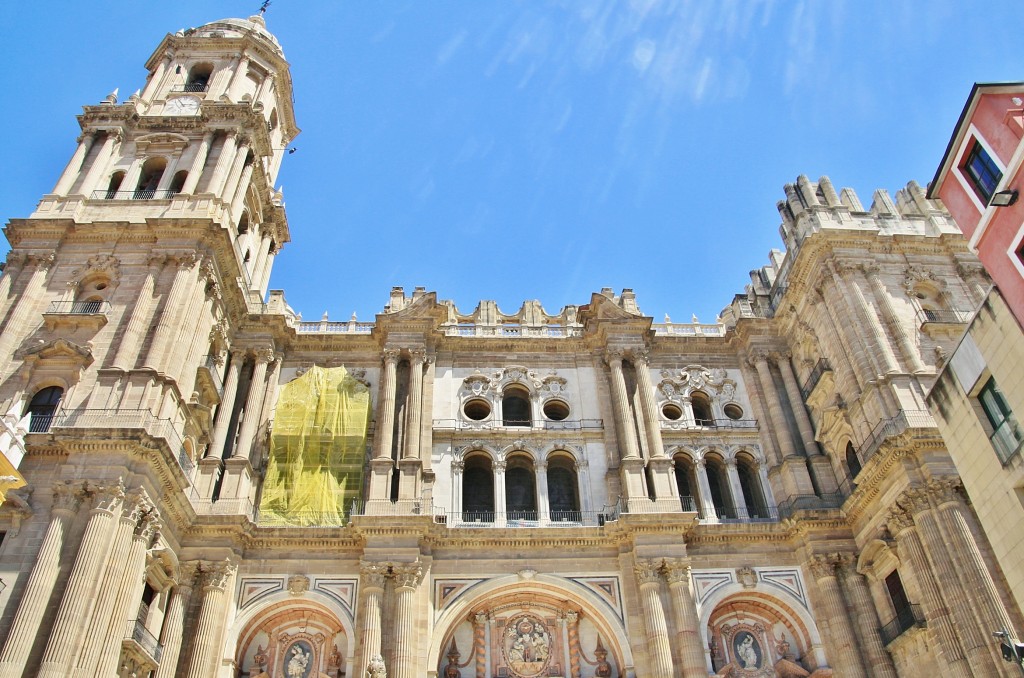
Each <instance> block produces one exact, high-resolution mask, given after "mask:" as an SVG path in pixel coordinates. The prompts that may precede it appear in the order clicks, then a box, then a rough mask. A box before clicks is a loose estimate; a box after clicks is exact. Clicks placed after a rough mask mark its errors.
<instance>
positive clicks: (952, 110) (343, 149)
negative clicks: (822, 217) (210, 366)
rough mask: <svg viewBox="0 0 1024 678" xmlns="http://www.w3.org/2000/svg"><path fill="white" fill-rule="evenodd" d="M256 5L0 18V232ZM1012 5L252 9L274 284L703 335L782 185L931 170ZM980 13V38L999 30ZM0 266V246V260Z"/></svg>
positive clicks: (72, 7) (1017, 74)
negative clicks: (268, 147)
mask: <svg viewBox="0 0 1024 678" xmlns="http://www.w3.org/2000/svg"><path fill="white" fill-rule="evenodd" d="M258 7H259V3H258V2H256V1H249V2H234V1H230V2H211V1H206V2H198V1H193V0H177V1H176V2H174V3H151V2H138V1H137V0H136V1H132V2H129V1H127V0H125V1H114V0H107V1H103V0H98V1H94V2H88V3H77V2H75V3H72V2H56V3H53V2H50V3H29V2H19V3H15V2H7V3H3V6H2V7H0V27H2V28H0V31H2V35H3V40H2V41H0V56H2V58H3V63H4V64H5V73H6V75H5V78H6V83H5V85H6V86H5V87H2V88H0V101H2V106H3V107H2V110H3V114H2V115H3V122H4V126H5V128H6V129H8V130H9V134H8V135H7V137H6V139H5V147H6V149H5V154H4V156H5V160H6V162H4V163H2V164H0V172H2V173H3V174H2V176H0V210H2V214H3V216H4V217H5V220H6V219H8V218H13V217H24V216H28V214H30V213H31V211H32V209H33V208H34V206H35V204H36V202H37V201H38V199H39V197H40V196H41V195H43V194H44V193H46V192H47V191H49V190H50V189H51V188H52V187H53V184H54V183H55V181H56V179H57V177H58V175H59V173H60V171H61V169H62V168H63V166H64V164H65V163H66V162H67V160H68V159H69V158H70V156H71V153H72V152H73V151H74V146H75V137H76V136H77V134H78V126H77V123H76V121H75V117H74V116H75V115H76V114H77V113H78V112H80V107H81V106H82V105H83V104H92V103H97V102H99V101H100V100H101V99H102V98H103V97H104V96H105V95H106V94H107V93H108V92H109V91H111V90H112V89H114V88H115V87H118V88H120V91H121V96H122V99H123V98H125V97H127V95H128V94H130V93H131V92H132V91H134V90H135V89H137V88H139V87H141V86H142V85H143V84H144V81H145V76H146V72H145V69H144V68H143V64H144V62H145V60H146V59H147V58H148V56H149V55H150V53H151V52H152V50H153V49H154V48H155V47H156V45H157V44H158V42H159V40H160V39H161V37H162V36H163V34H164V33H166V32H174V31H175V30H177V29H179V28H188V27H191V26H198V25H201V24H203V23H205V22H208V21H212V20H215V19H219V18H223V17H228V16H248V15H249V14H252V13H253V12H254V11H255V10H256V9H258ZM1019 14H1020V5H1019V0H1017V1H1016V2H987V3H984V10H983V11H982V10H981V5H980V4H977V3H963V2H956V1H952V0H949V1H947V0H937V1H933V2H891V1H890V2H824V1H817V2H801V1H792V2H754V1H749V2H724V1H723V2H710V1H698V2H669V1H664V2H659V1H656V0H572V1H567V2H539V1H534V2H515V1H511V0H505V1H502V2H496V1H494V2H491V1H473V2H470V1H468V0H466V1H464V2H447V1H441V0H437V1H432V2H425V1H423V2H420V1H417V2H410V1H406V2H390V3H383V2H379V3H378V2H374V3H371V2H349V1H344V2H343V1H337V0H329V1H326V0H325V1H323V2H319V1H313V0H302V1H301V2H300V1H299V0H275V1H274V2H273V4H272V5H271V7H270V10H269V12H268V14H267V23H268V27H269V29H270V30H271V31H272V32H273V33H274V34H275V35H276V36H277V37H278V39H279V40H280V42H281V44H282V45H283V47H284V50H285V54H286V56H287V58H288V59H289V61H290V62H291V64H292V77H293V81H294V84H295V107H296V116H297V119H298V124H299V126H300V127H301V128H302V130H303V132H302V134H301V135H300V136H299V137H298V138H297V139H296V140H295V142H294V146H295V147H296V148H297V149H298V150H297V151H296V153H294V154H293V155H289V156H287V157H286V160H285V165H284V168H283V170H282V173H281V176H280V178H279V183H280V184H282V185H283V186H284V189H285V201H286V203H287V209H288V217H289V223H290V226H291V231H292V239H293V241H292V242H291V243H289V244H288V245H287V246H286V247H285V248H284V250H283V252H282V253H281V255H280V256H279V258H278V261H277V264H276V266H275V270H274V274H273V277H272V279H271V287H272V288H275V289H284V290H285V291H286V294H287V299H288V301H289V303H290V304H291V305H292V306H293V307H294V308H295V309H296V310H297V311H301V312H302V313H303V316H304V317H305V318H307V319H317V318H319V317H320V315H321V314H322V313H323V312H324V311H325V310H326V311H328V312H329V314H330V316H331V317H332V318H334V319H347V318H348V317H349V316H350V315H351V313H352V312H353V311H355V312H356V313H357V314H358V316H359V318H360V319H364V320H365V319H370V318H372V316H373V315H374V314H375V313H378V312H379V311H380V310H381V308H382V307H383V305H384V304H385V303H386V301H387V296H388V292H389V290H390V287H391V286H392V285H404V286H405V287H406V290H407V291H409V292H411V290H412V287H413V286H415V285H423V286H425V287H427V289H429V290H435V291H437V293H438V295H439V296H440V297H441V298H450V299H454V300H455V301H456V303H457V305H458V306H459V308H460V309H461V310H462V311H463V312H470V311H471V310H472V309H473V307H474V306H475V305H476V303H477V302H478V301H479V300H480V299H483V298H489V299H496V300H497V301H498V303H499V306H500V307H501V308H502V310H503V311H505V312H507V313H511V312H514V311H515V310H516V309H517V308H518V307H519V305H520V304H521V302H522V301H523V300H524V299H539V300H540V301H541V302H542V303H543V304H544V307H545V308H546V309H547V310H548V312H550V313H557V312H558V310H559V309H560V308H561V307H562V306H563V305H565V304H583V303H586V302H587V301H588V300H589V298H590V293H591V292H593V291H597V290H599V289H600V288H601V287H606V286H607V287H613V288H615V289H616V291H618V290H619V289H621V288H622V287H632V288H634V289H635V291H636V293H637V298H638V302H639V304H640V308H641V309H642V310H643V311H644V312H645V313H646V314H648V315H652V316H654V317H655V318H656V319H657V320H658V321H661V320H662V319H663V318H664V316H665V314H670V315H671V316H672V319H673V320H674V321H684V320H688V319H689V318H690V317H691V315H692V314H696V315H697V316H698V317H699V318H700V320H701V321H712V320H713V319H714V317H715V315H716V314H717V313H718V312H719V311H720V310H721V309H722V307H724V306H725V305H727V304H728V303H729V302H730V300H731V299H732V296H733V294H735V293H737V292H740V291H742V289H743V286H744V285H745V284H746V283H747V282H748V281H749V276H748V271H749V270H750V269H753V268H756V267H758V266H760V265H762V264H764V263H766V261H767V252H768V250H769V249H770V248H772V247H780V246H781V242H780V240H779V237H778V224H779V218H778V213H777V211H776V209H775V203H776V201H777V200H779V199H780V197H782V185H783V184H784V183H786V182H791V181H794V180H795V179H796V177H797V175H798V174H807V175H808V176H810V177H811V178H812V179H816V178H817V177H818V176H820V175H822V174H827V175H829V176H831V178H832V180H833V182H834V183H835V184H836V186H837V187H840V186H850V187H852V188H854V189H855V190H857V192H858V193H859V194H860V197H861V200H862V201H863V202H864V204H865V205H868V204H870V202H871V193H872V191H873V190H874V189H875V188H886V189H888V190H890V191H891V192H895V191H896V190H897V189H899V188H901V187H902V186H903V185H905V184H906V182H907V181H909V180H911V179H914V180H916V181H918V182H919V183H921V184H922V185H924V184H925V183H926V182H927V181H928V180H930V179H931V177H932V175H933V174H934V171H935V168H936V165H937V164H938V162H939V159H940V157H941V155H942V152H943V150H944V148H945V145H946V143H947V141H948V139H949V135H950V133H951V131H952V128H953V125H954V124H955V122H956V119H957V116H958V115H959V113H960V110H961V108H962V106H963V103H964V100H965V99H966V97H967V95H968V93H969V91H970V88H971V85H972V83H973V82H975V81H999V80H1020V79H1024V50H1022V49H1021V42H1020V20H1019ZM1001 17H1002V18H1001ZM4 250H6V246H5V247H4Z"/></svg>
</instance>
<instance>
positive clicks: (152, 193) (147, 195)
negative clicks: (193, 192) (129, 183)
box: [92, 188, 178, 200]
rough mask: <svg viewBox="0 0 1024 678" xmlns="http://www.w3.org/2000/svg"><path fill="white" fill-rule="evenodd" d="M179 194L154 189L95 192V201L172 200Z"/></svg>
mask: <svg viewBox="0 0 1024 678" xmlns="http://www.w3.org/2000/svg"><path fill="white" fill-rule="evenodd" d="M177 194H178V191H177V190H174V189H165V190H161V191H158V190H156V189H153V188H140V189H137V190H134V191H104V190H99V191H93V192H92V199H93V200H170V199H171V198H173V197H174V196H176V195H177Z"/></svg>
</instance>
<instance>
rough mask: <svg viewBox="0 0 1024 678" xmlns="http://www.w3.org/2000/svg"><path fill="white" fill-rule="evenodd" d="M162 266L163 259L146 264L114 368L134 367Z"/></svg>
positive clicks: (156, 259) (147, 325)
mask: <svg viewBox="0 0 1024 678" xmlns="http://www.w3.org/2000/svg"><path fill="white" fill-rule="evenodd" d="M163 264H164V259H163V258H153V259H150V260H149V261H148V262H147V266H146V277H145V278H144V279H143V280H142V288H141V289H140V290H139V293H138V294H137V295H135V304H134V305H133V306H132V315H131V317H130V318H129V319H128V326H127V327H126V328H125V331H124V335H123V336H122V337H121V343H120V344H118V347H117V354H116V355H115V357H114V367H119V368H121V369H122V370H126V371H127V370H130V369H132V368H133V367H135V361H136V360H138V358H139V349H140V348H142V340H143V339H144V338H145V336H146V330H147V329H148V328H149V315H150V311H151V310H152V308H153V289H154V287H155V285H156V279H157V276H158V275H159V274H160V271H161V269H162V268H163Z"/></svg>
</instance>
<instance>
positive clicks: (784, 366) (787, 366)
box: [775, 353, 821, 457]
mask: <svg viewBox="0 0 1024 678" xmlns="http://www.w3.org/2000/svg"><path fill="white" fill-rule="evenodd" d="M789 360H790V357H789V356H788V355H786V354H781V353H780V354H778V355H776V356H775V364H776V365H778V366H779V372H780V373H781V374H782V383H783V384H784V385H785V388H786V396H787V397H788V398H789V405H790V407H791V408H792V409H793V415H794V416H795V417H796V427H797V429H798V430H799V431H800V440H801V442H803V445H804V454H806V455H807V456H808V457H811V456H815V455H819V454H821V450H819V449H818V443H817V441H816V440H815V439H814V426H812V425H811V418H810V416H808V414H807V407H806V406H805V405H804V397H803V394H802V393H800V387H799V386H797V383H796V374H794V373H793V365H792V363H790V361H789Z"/></svg>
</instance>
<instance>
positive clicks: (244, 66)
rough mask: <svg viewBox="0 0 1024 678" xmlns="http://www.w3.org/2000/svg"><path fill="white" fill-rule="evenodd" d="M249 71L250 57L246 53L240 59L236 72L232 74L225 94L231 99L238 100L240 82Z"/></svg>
mask: <svg viewBox="0 0 1024 678" xmlns="http://www.w3.org/2000/svg"><path fill="white" fill-rule="evenodd" d="M248 73H249V57H248V56H246V55H245V54H243V55H242V58H241V59H239V61H238V67H237V68H236V69H235V72H234V73H232V74H231V82H229V83H228V88H227V91H226V92H225V94H226V95H227V96H228V98H229V99H230V100H231V101H237V96H236V92H237V91H238V83H240V82H242V80H244V79H245V77H246V76H247V75H248Z"/></svg>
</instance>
